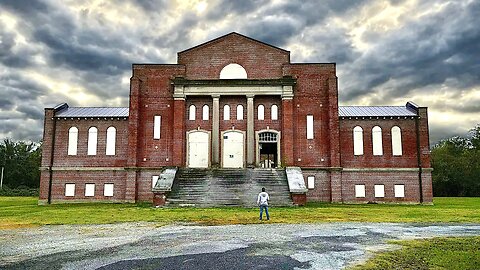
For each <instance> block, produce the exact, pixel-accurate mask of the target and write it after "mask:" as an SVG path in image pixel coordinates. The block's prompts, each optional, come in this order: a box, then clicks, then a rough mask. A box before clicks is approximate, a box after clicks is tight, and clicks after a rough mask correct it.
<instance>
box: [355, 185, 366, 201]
mask: <svg viewBox="0 0 480 270" xmlns="http://www.w3.org/2000/svg"><path fill="white" fill-rule="evenodd" d="M355 198H365V185H355Z"/></svg>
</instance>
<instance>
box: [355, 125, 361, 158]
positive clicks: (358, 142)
mask: <svg viewBox="0 0 480 270" xmlns="http://www.w3.org/2000/svg"><path fill="white" fill-rule="evenodd" d="M353 154H354V155H355V156H361V155H363V129H362V127H360V126H356V127H354V128H353Z"/></svg>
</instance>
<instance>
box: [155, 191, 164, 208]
mask: <svg viewBox="0 0 480 270" xmlns="http://www.w3.org/2000/svg"><path fill="white" fill-rule="evenodd" d="M166 199H167V196H165V192H154V193H153V206H154V207H160V206H164V205H165V201H166Z"/></svg>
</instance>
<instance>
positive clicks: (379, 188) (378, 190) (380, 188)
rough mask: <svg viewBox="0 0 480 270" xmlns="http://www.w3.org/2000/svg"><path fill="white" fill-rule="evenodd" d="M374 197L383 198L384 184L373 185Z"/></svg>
mask: <svg viewBox="0 0 480 270" xmlns="http://www.w3.org/2000/svg"><path fill="white" fill-rule="evenodd" d="M375 198H385V185H375Z"/></svg>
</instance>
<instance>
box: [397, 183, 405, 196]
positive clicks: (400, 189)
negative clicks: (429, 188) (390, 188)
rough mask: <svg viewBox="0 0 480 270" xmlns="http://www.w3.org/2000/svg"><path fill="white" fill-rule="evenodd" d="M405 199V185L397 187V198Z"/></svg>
mask: <svg viewBox="0 0 480 270" xmlns="http://www.w3.org/2000/svg"><path fill="white" fill-rule="evenodd" d="M404 197H405V185H395V198H404Z"/></svg>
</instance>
